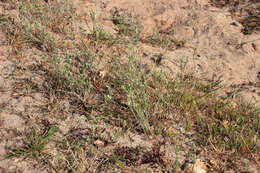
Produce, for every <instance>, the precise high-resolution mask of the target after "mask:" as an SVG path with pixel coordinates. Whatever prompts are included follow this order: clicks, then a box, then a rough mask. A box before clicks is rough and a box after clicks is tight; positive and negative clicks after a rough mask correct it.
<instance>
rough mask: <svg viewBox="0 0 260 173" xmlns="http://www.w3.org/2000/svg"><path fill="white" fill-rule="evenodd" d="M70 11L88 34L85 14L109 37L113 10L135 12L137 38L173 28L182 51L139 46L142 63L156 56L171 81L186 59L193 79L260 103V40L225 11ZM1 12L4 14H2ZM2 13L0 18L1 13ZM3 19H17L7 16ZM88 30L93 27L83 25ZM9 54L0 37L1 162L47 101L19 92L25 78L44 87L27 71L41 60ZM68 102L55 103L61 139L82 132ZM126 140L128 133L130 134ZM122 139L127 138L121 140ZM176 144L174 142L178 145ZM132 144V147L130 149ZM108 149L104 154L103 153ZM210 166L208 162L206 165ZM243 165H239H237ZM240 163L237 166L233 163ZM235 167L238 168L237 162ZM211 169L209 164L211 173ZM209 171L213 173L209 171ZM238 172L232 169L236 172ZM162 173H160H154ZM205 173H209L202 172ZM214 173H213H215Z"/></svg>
mask: <svg viewBox="0 0 260 173" xmlns="http://www.w3.org/2000/svg"><path fill="white" fill-rule="evenodd" d="M73 4H74V6H75V8H76V13H77V16H78V18H77V22H78V23H77V24H78V26H81V27H82V28H84V29H85V30H86V31H89V30H90V28H91V27H87V26H86V25H85V22H84V21H85V20H87V21H89V19H90V16H89V10H90V9H93V10H94V11H95V12H96V14H97V16H98V22H99V23H102V24H103V25H104V28H105V30H106V31H109V32H110V33H113V32H114V33H115V26H114V25H113V23H112V21H110V20H108V17H109V14H111V10H113V9H115V8H117V9H122V10H128V11H134V12H135V13H136V14H138V15H139V16H140V19H141V21H142V23H143V25H144V29H143V31H142V36H146V35H148V34H151V33H152V32H153V28H155V27H159V28H167V27H169V26H171V25H172V26H173V27H174V37H175V39H176V40H181V41H184V42H185V44H184V46H183V47H181V48H178V49H174V50H165V49H161V48H160V47H154V46H151V45H148V44H146V43H141V44H140V47H141V49H142V51H143V53H144V54H146V55H148V56H146V59H144V61H151V59H150V58H151V57H152V56H153V55H155V54H160V53H161V54H163V59H162V62H161V64H162V66H164V67H165V69H166V70H169V71H170V73H171V74H172V75H174V74H176V73H177V71H178V69H179V67H178V64H180V60H181V59H182V58H186V57H188V59H189V62H188V68H187V70H189V71H191V72H196V75H197V76H198V77H200V78H205V79H211V78H212V75H213V74H216V75H217V76H222V79H223V85H225V90H224V91H225V92H227V93H228V92H229V91H230V90H233V89H244V90H245V91H244V92H243V94H242V95H241V98H242V99H244V100H246V101H250V102H253V103H257V104H259V100H260V79H259V78H257V73H258V72H259V71H260V36H259V32H257V31H254V32H253V33H251V34H247V35H245V34H244V33H243V32H242V30H243V28H244V27H243V25H242V24H241V23H239V21H238V18H237V17H236V16H234V15H232V14H231V13H230V11H229V10H230V8H229V7H223V8H217V7H214V6H212V5H210V3H209V0H160V1H152V0H131V1H129V0H103V1H102V2H101V3H100V2H98V3H97V2H96V1H94V0H74V1H73ZM1 11H3V10H1ZM0 13H1V12H0ZM9 13H15V12H13V11H11V12H9ZM88 24H89V26H91V22H89V23H88ZM11 50H12V47H11V46H8V45H7V41H6V37H5V34H4V32H2V31H1V32H0V155H4V154H6V153H7V151H8V147H12V146H14V145H15V146H17V147H19V146H22V143H23V142H22V141H23V140H25V138H26V136H22V135H20V134H24V133H25V134H26V132H27V131H29V130H30V129H31V128H32V127H34V125H35V124H40V123H41V119H43V118H44V111H42V109H41V107H46V103H47V102H48V100H46V98H45V96H43V94H42V92H41V91H40V90H39V91H35V90H34V89H33V91H34V92H33V93H32V94H28V93H29V92H30V91H28V88H27V89H26V90H24V88H25V87H24V82H23V81H24V80H26V79H29V78H30V77H32V76H33V77H34V78H39V83H44V79H42V78H41V75H42V74H44V72H43V71H42V72H41V73H42V74H35V73H32V72H31V71H30V67H33V66H34V65H37V64H41V62H42V60H41V58H40V57H39V56H38V55H40V54H41V53H40V52H39V51H38V50H35V49H29V50H26V51H24V52H23V58H21V59H17V58H14V55H13V54H12V53H11ZM66 104H68V103H67V102H66V100H64V102H62V103H59V107H60V109H62V110H63V113H66V114H67V115H71V117H70V116H65V117H63V115H64V114H62V113H59V116H60V117H59V122H60V124H58V126H59V128H60V129H61V130H62V132H63V133H64V134H65V133H66V132H68V131H69V129H71V128H74V127H78V128H79V126H80V128H87V127H88V125H86V124H84V122H85V121H84V120H82V119H81V118H77V116H76V115H73V113H71V112H69V110H67V106H66ZM52 114H53V117H51V118H50V121H51V122H57V119H58V118H57V117H58V115H55V112H52ZM173 128H174V129H175V130H176V129H178V128H179V129H178V131H179V132H178V133H179V134H182V133H183V134H182V136H186V138H187V139H185V142H186V147H187V148H192V144H191V143H192V142H191V141H190V139H189V138H190V137H191V136H192V134H186V133H184V132H183V129H182V127H173ZM130 135H131V134H130ZM126 136H127V135H126ZM132 140H133V141H134V142H133V141H129V138H126V137H121V138H119V140H118V143H117V144H118V145H128V144H129V143H130V144H131V146H135V145H141V146H143V147H149V146H151V144H152V141H148V142H147V143H146V141H145V142H144V140H142V136H139V135H134V137H133V139H132ZM176 140H177V139H176ZM136 143H137V144H136ZM168 147H169V148H167V147H166V149H165V150H166V151H168V152H167V153H166V154H168V155H169V156H168V157H169V158H172V159H170V160H169V162H170V161H171V162H174V161H176V155H171V152H172V153H173V152H174V151H172V150H173V149H170V146H168ZM106 150H108V149H106ZM201 150H202V151H200V155H199V157H200V158H202V159H204V160H205V159H206V158H207V152H206V151H203V149H201ZM185 154H187V153H185V152H183V153H180V158H179V161H180V162H181V163H182V164H184V162H185V157H184V155H185ZM207 159H208V160H207V161H208V162H210V161H212V160H214V159H215V158H214V156H212V159H209V158H207ZM241 160H242V159H241ZM238 162H239V161H238ZM239 163H240V162H239ZM221 164H222V163H221V160H219V161H217V165H218V166H216V167H218V169H217V168H215V170H221V169H220V168H219V167H221ZM212 165H213V164H211V166H212ZM248 165H249V166H248V167H247V168H241V169H236V170H244V171H248V172H252V173H253V172H257V171H256V170H257V165H256V164H255V163H253V162H252V163H251V162H249V163H248ZM212 167H214V166H212ZM236 168H237V167H236ZM236 170H235V169H234V170H233V169H232V166H231V167H228V166H226V169H225V172H227V173H228V172H230V173H231V172H236ZM157 171H159V172H160V171H161V170H157ZM0 172H3V173H4V172H26V173H29V172H32V173H36V172H41V173H43V172H51V168H46V167H44V166H42V165H40V164H39V163H38V162H37V161H35V160H31V159H29V160H24V161H23V160H21V159H9V160H0ZM208 172H210V170H208ZM213 172H214V171H213ZM215 172H217V171H215Z"/></svg>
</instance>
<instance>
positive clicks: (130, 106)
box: [0, 0, 260, 172]
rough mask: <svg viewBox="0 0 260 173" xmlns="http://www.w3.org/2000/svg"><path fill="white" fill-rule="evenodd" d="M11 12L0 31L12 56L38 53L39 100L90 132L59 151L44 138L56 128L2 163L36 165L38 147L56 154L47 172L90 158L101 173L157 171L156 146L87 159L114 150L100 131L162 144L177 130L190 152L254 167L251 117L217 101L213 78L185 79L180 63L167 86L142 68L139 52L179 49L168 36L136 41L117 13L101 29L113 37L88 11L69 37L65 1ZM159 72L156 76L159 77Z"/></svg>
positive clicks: (130, 24) (129, 20)
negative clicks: (191, 138)
mask: <svg viewBox="0 0 260 173" xmlns="http://www.w3.org/2000/svg"><path fill="white" fill-rule="evenodd" d="M12 2H13V3H14V4H15V6H16V8H17V9H19V17H18V18H17V19H11V18H10V17H9V18H8V17H1V18H0V22H1V25H2V28H4V29H5V33H6V36H7V38H8V40H9V44H10V45H12V46H13V47H14V49H13V51H14V52H13V53H16V54H19V50H22V49H25V48H26V46H29V47H33V48H36V49H38V50H40V51H41V52H42V58H43V61H44V63H43V64H41V69H42V70H44V71H46V74H45V76H42V77H43V78H44V79H45V80H46V81H48V85H47V86H48V87H44V86H39V87H41V88H42V89H43V90H44V92H45V95H46V97H51V96H52V97H55V99H56V100H57V101H59V100H62V99H65V98H68V99H69V104H70V109H71V110H70V111H71V112H77V113H78V114H79V115H84V117H85V118H86V122H92V123H93V124H94V125H93V129H95V128H94V127H96V129H97V130H93V129H92V130H90V131H89V133H88V135H87V136H88V137H87V138H88V139H83V137H84V135H80V134H77V135H74V136H73V135H72V136H70V137H64V138H63V139H61V140H59V141H56V140H54V138H52V137H53V136H55V134H56V133H57V132H58V129H57V127H54V126H48V127H45V128H44V130H43V131H39V130H33V131H32V132H31V135H30V137H29V139H30V141H29V142H28V143H27V144H25V146H24V147H23V148H12V149H11V150H10V153H8V154H7V155H6V157H7V158H9V159H10V158H12V157H25V158H27V157H32V158H35V157H36V158H37V157H40V155H41V153H44V152H43V150H44V147H45V145H46V144H47V143H48V142H50V141H55V143H56V147H57V151H58V152H59V157H55V159H56V162H55V163H54V162H51V160H52V159H53V158H51V157H50V156H47V155H43V156H44V157H42V156H41V157H40V158H42V159H43V160H44V159H47V160H48V161H46V162H45V164H50V165H51V166H50V167H52V168H53V169H54V170H56V171H62V170H63V171H67V172H76V170H79V169H81V168H82V163H86V161H84V159H86V160H87V159H91V158H93V159H94V161H92V162H91V163H89V164H92V165H91V166H92V167H95V169H96V170H100V171H101V170H106V169H111V170H113V169H112V168H111V165H112V167H113V166H116V167H118V168H119V169H120V170H124V169H125V167H128V166H132V165H134V166H138V165H142V164H149V163H156V164H158V165H160V166H161V167H162V168H164V169H166V166H165V160H164V159H163V157H164V156H165V154H164V152H163V151H161V150H160V148H161V146H162V145H164V143H160V142H159V141H158V142H157V143H156V144H154V146H153V147H152V149H151V150H149V151H144V150H143V149H142V148H138V147H136V148H133V147H132V148H131V147H123V146H118V147H115V148H113V150H111V151H110V152H109V154H105V153H103V154H102V155H100V156H99V158H94V153H95V150H98V148H95V144H94V142H95V141H96V140H102V141H106V142H105V145H106V143H110V144H114V143H115V142H116V137H115V138H114V139H113V140H112V139H110V140H107V139H104V138H103V137H101V136H102V135H101V134H102V133H101V131H99V130H100V129H99V128H100V127H99V126H102V127H103V128H104V129H106V126H105V125H107V126H108V127H111V126H112V127H116V128H118V129H121V130H122V133H123V132H126V131H131V132H132V133H136V134H144V135H145V136H147V137H151V138H154V139H155V138H157V137H158V136H159V137H162V138H163V139H164V140H165V141H171V138H172V137H173V134H172V131H170V127H171V126H172V123H175V122H177V121H176V120H178V122H179V123H180V124H182V125H183V126H185V130H186V131H195V132H196V138H197V140H196V142H195V143H196V146H197V147H203V146H204V147H209V148H211V149H212V150H213V151H215V152H216V153H217V154H220V155H221V154H226V155H228V156H229V155H232V156H234V157H240V156H241V155H242V156H243V157H248V158H253V159H255V160H256V162H257V158H256V155H257V154H259V152H260V151H259V131H260V119H259V114H260V109H259V107H257V106H256V105H252V104H249V103H244V102H242V101H240V100H239V99H238V98H237V97H236V94H237V93H236V92H234V93H232V94H230V95H229V96H226V95H220V94H219V93H220V92H219V91H220V90H221V89H222V87H224V86H222V83H221V78H218V77H217V76H213V77H212V80H209V81H203V80H200V79H198V78H196V75H194V73H193V74H191V73H187V72H186V68H187V67H186V64H185V63H184V62H185V61H183V63H182V64H181V69H180V72H179V74H178V75H176V76H174V77H172V76H171V75H169V74H168V73H166V72H164V71H163V70H161V71H160V72H159V73H158V71H155V70H154V69H152V66H149V65H148V64H143V63H142V54H141V53H140V50H139V46H138V44H139V43H140V42H142V43H147V44H150V45H152V46H156V47H161V48H164V49H169V50H172V49H176V48H179V47H183V46H184V45H185V44H184V42H183V41H176V40H174V38H173V37H172V36H173V35H174V32H173V30H172V29H173V28H174V27H173V26H172V27H170V28H169V29H167V30H165V31H158V30H154V33H153V35H151V36H148V37H145V38H142V35H141V31H142V24H141V22H140V20H139V19H138V17H137V16H134V15H132V14H130V13H126V12H124V11H123V12H122V11H121V12H120V11H118V10H116V11H114V12H113V13H112V16H111V19H110V20H111V21H112V22H113V23H114V25H115V28H116V32H117V33H116V34H111V33H108V32H106V31H105V29H104V28H103V27H102V25H101V24H98V22H97V21H96V18H95V12H94V11H91V12H90V16H91V19H92V22H93V23H94V24H93V28H92V29H91V31H90V32H89V33H88V34H86V33H84V32H79V31H78V30H77V29H76V28H74V25H73V22H74V18H75V16H74V11H73V7H72V6H71V4H69V3H68V1H65V0H60V1H59V0H54V1H50V2H48V3H45V1H37V3H36V1H32V0H23V1H19V2H16V1H12ZM77 34H78V35H80V38H78V37H77V36H76V35H77ZM129 40H132V41H129ZM69 43H70V44H69ZM122 43H124V45H122ZM111 47H112V48H113V50H115V51H114V52H112V51H111V50H112V49H111ZM159 64H160V63H158V64H157V65H158V66H157V67H159V68H163V67H160V65H159ZM100 65H101V66H102V68H99V67H100ZM50 104H51V103H50ZM46 116H47V117H48V115H45V117H46ZM57 123H59V122H57ZM98 129H99V130H98ZM107 130H109V128H107ZM114 135H115V136H116V134H114ZM82 141H84V142H82ZM85 142H86V143H87V147H86V146H85V145H86V144H85ZM101 150H102V149H101ZM99 151H100V150H99ZM258 159H259V158H258ZM82 169H83V168H82ZM86 169H87V168H86ZM93 169H94V168H93Z"/></svg>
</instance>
